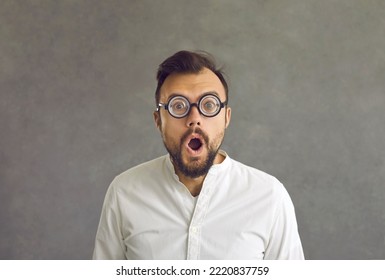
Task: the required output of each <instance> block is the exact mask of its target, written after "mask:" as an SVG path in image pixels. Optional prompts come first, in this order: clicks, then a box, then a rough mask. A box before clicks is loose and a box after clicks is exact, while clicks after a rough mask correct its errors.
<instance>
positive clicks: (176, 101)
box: [169, 97, 189, 116]
mask: <svg viewBox="0 0 385 280" xmlns="http://www.w3.org/2000/svg"><path fill="white" fill-rule="evenodd" d="M188 108H189V104H188V101H187V99H185V98H183V97H174V98H172V99H171V100H170V103H169V110H170V112H171V113H172V114H173V115H176V116H179V115H183V114H184V113H186V111H187V110H188Z"/></svg>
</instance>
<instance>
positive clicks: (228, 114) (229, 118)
mask: <svg viewBox="0 0 385 280" xmlns="http://www.w3.org/2000/svg"><path fill="white" fill-rule="evenodd" d="M225 117H226V118H225V122H226V123H225V127H226V128H227V127H228V126H229V124H230V120H231V108H230V107H226V116H225Z"/></svg>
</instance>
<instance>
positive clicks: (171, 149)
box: [162, 128, 224, 178]
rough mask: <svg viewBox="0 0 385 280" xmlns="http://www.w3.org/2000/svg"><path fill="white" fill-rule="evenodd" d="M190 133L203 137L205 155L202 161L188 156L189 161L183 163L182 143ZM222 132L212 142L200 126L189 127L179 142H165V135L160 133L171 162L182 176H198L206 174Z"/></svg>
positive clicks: (220, 143) (212, 162) (221, 137)
mask: <svg viewBox="0 0 385 280" xmlns="http://www.w3.org/2000/svg"><path fill="white" fill-rule="evenodd" d="M192 133H196V134H199V135H200V136H201V137H202V138H203V139H204V142H205V144H206V147H207V156H206V158H205V159H204V160H203V161H200V160H199V158H198V157H196V158H195V157H192V158H190V162H189V163H187V164H185V162H184V161H183V156H182V145H183V143H184V142H185V140H186V138H187V137H189V135H191V134H192ZM223 136H224V133H223V132H222V133H220V134H219V135H218V136H217V137H216V138H215V139H214V142H213V143H210V139H209V137H208V135H207V134H206V133H204V132H203V131H202V130H201V129H200V128H196V129H195V130H194V129H189V130H188V131H187V132H186V133H185V134H183V136H182V138H181V140H180V144H177V143H173V142H170V141H169V143H167V142H166V140H165V135H163V133H162V137H163V143H164V146H165V147H166V150H167V151H168V153H169V154H170V157H171V159H172V161H173V164H174V166H175V168H176V169H178V171H180V172H181V173H182V174H183V175H184V176H186V177H190V178H198V177H201V176H204V175H206V174H207V173H208V172H209V170H210V168H211V166H212V165H213V164H214V160H215V158H216V156H217V154H218V151H219V148H220V146H221V145H222V140H223Z"/></svg>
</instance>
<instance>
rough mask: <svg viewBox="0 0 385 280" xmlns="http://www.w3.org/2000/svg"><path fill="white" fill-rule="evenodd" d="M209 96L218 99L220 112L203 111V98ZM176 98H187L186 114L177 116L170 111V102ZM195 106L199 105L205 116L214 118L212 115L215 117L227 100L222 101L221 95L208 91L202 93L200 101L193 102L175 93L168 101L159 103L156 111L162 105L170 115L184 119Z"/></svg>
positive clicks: (199, 110) (198, 107)
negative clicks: (212, 113) (201, 106)
mask: <svg viewBox="0 0 385 280" xmlns="http://www.w3.org/2000/svg"><path fill="white" fill-rule="evenodd" d="M208 96H209V97H214V98H215V99H217V100H218V102H219V110H218V112H216V113H215V114H214V115H207V114H205V113H204V112H202V110H201V109H200V105H201V102H202V100H203V99H205V98H206V97H208ZM175 98H182V99H184V100H186V104H188V109H187V111H186V113H184V114H183V115H181V116H175V115H173V114H172V113H171V112H170V110H169V104H170V102H171V101H172V100H174V99H175ZM193 106H196V107H197V109H198V112H199V114H201V115H203V116H205V117H208V118H212V117H215V116H216V115H218V114H219V113H220V111H221V110H222V109H223V108H224V107H225V106H227V100H226V101H224V102H221V100H220V99H219V97H218V96H217V95H215V94H212V93H207V94H205V95H202V96H201V98H199V100H198V102H196V103H191V102H190V100H188V99H187V98H186V97H184V96H183V95H175V96H173V97H171V98H170V99H169V100H168V102H167V103H159V104H158V107H157V108H156V111H157V112H159V108H161V107H162V108H164V109H165V110H166V111H168V113H169V114H170V116H172V117H174V118H176V119H182V118H184V117H186V116H187V115H188V114H190V111H191V109H192V107H193Z"/></svg>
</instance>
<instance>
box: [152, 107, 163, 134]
mask: <svg viewBox="0 0 385 280" xmlns="http://www.w3.org/2000/svg"><path fill="white" fill-rule="evenodd" d="M153 116H154V122H155V126H156V128H157V129H159V131H160V129H161V124H162V120H161V119H160V112H158V111H154V113H153Z"/></svg>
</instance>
